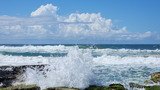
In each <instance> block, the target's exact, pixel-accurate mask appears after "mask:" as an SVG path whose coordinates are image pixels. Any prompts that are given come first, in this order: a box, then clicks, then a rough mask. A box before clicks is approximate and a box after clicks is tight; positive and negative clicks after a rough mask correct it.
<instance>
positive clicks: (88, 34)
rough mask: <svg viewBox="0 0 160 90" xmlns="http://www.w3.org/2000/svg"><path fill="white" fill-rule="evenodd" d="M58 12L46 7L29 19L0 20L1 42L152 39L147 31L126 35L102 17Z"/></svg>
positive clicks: (8, 17)
mask: <svg viewBox="0 0 160 90" xmlns="http://www.w3.org/2000/svg"><path fill="white" fill-rule="evenodd" d="M57 10H58V9H57V6H54V5H52V4H46V5H42V6H40V7H39V8H38V9H37V10H35V11H33V12H32V13H31V16H30V17H28V18H20V17H12V16H0V38H1V39H53V40H55V39H58V40H59V39H61V40H62V41H63V40H64V41H65V40H82V41H83V40H86V41H87V40H88V42H90V41H95V42H96V41H99V40H102V41H109V40H113V41H130V40H137V41H138V40H144V39H148V38H150V37H153V36H154V35H155V34H153V33H152V32H150V31H147V32H144V33H139V32H129V31H128V30H127V28H126V27H121V28H117V27H116V25H114V24H113V22H112V20H111V19H108V18H104V17H102V16H101V14H100V13H71V14H70V15H68V16H60V15H58V14H57ZM70 42H72V41H70ZM104 43H105V42H104Z"/></svg>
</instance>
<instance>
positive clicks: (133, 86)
mask: <svg viewBox="0 0 160 90" xmlns="http://www.w3.org/2000/svg"><path fill="white" fill-rule="evenodd" d="M129 86H130V88H144V87H145V86H144V85H140V84H137V83H132V82H131V83H129Z"/></svg>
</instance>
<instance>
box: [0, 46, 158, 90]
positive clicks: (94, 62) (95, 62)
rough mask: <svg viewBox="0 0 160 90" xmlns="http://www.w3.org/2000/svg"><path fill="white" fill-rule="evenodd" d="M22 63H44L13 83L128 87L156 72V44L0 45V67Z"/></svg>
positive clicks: (45, 85) (44, 86) (78, 86)
mask: <svg viewBox="0 0 160 90" xmlns="http://www.w3.org/2000/svg"><path fill="white" fill-rule="evenodd" d="M22 65H46V66H45V67H44V68H43V70H38V69H37V68H27V69H26V72H25V73H24V74H23V75H21V76H20V77H19V79H18V80H16V81H14V83H17V84H19V83H25V84H37V85H38V86H41V88H46V87H58V86H65V87H76V88H82V89H83V88H85V87H88V86H89V85H100V86H101V85H109V84H112V83H121V84H123V85H124V86H125V87H129V85H128V84H129V83H130V82H135V83H140V84H144V81H145V80H148V79H149V78H150V74H151V73H153V72H158V71H160V45H159V44H148V45H147V44H137V45H136V44H102V45H100V44H99V45H87V44H86V45H80V44H79V45H71V44H70V45H50V44H48V45H47V44H46V45H12V44H11V45H0V67H2V66H22ZM21 79H23V80H21Z"/></svg>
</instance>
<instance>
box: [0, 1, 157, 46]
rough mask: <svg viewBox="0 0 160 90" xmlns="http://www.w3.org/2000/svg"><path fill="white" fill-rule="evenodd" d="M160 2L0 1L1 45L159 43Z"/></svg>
mask: <svg viewBox="0 0 160 90" xmlns="http://www.w3.org/2000/svg"><path fill="white" fill-rule="evenodd" d="M159 6H160V0H101V1H99V0H92V1H91V0H85V1H84V0H1V1H0V44H160V17H159V16H160V7H159Z"/></svg>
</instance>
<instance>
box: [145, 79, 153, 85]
mask: <svg viewBox="0 0 160 90" xmlns="http://www.w3.org/2000/svg"><path fill="white" fill-rule="evenodd" d="M144 84H154V82H153V81H152V80H145V81H144Z"/></svg>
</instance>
